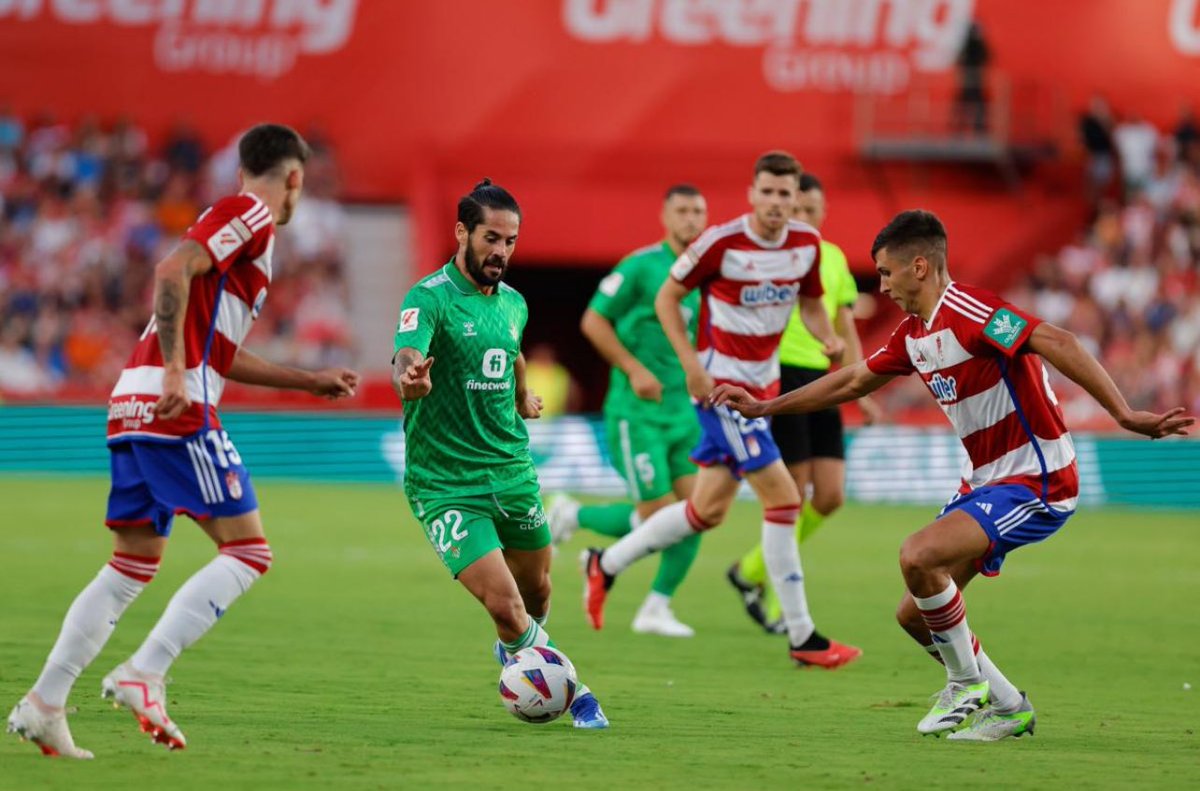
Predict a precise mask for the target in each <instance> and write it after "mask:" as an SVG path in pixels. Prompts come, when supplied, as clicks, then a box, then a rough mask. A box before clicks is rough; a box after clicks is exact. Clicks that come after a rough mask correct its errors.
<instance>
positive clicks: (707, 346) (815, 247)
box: [671, 215, 822, 398]
mask: <svg viewBox="0 0 1200 791" xmlns="http://www.w3.org/2000/svg"><path fill="white" fill-rule="evenodd" d="M820 264H821V236H820V234H818V233H817V230H816V229H815V228H813V227H812V226H811V225H807V224H805V223H802V222H799V221H798V220H791V221H789V222H788V225H787V229H786V230H785V231H784V233H783V235H782V236H781V237H780V238H779V239H778V240H776V241H774V242H769V241H767V240H765V239H763V238H761V237H759V236H758V235H756V234H755V233H754V231H752V230H751V228H750V216H749V215H743V216H742V217H739V218H737V219H736V220H733V221H732V222H728V223H725V224H724V225H717V226H714V227H712V228H709V229H708V230H707V231H705V232H704V234H703V235H701V236H700V238H699V239H697V240H696V241H695V242H693V243H692V245H691V247H689V248H688V249H687V250H686V251H685V252H684V254H683V255H681V256H680V257H679V260H677V261H676V262H675V265H674V266H672V267H671V277H673V278H675V279H676V280H677V281H679V282H680V283H682V284H683V285H685V286H687V287H688V288H697V287H699V289H700V322H699V327H698V329H697V331H696V349H697V351H699V352H700V360H701V362H703V363H704V367H705V369H706V370H707V371H708V373H709V374H710V375H711V376H712V378H713V379H714V380H715V381H716V383H717V384H723V383H728V384H735V385H739V386H741V387H744V388H746V390H747V391H749V392H750V394H751V395H753V396H754V397H755V398H773V397H774V396H776V395H778V394H779V338H780V337H781V336H782V335H783V330H784V328H785V327H787V323H788V318H789V317H790V316H791V315H792V311H793V310H794V309H795V306H796V300H797V299H798V298H799V297H800V296H806V297H820V296H821V294H822V290H821V277H820V272H819V269H820Z"/></svg>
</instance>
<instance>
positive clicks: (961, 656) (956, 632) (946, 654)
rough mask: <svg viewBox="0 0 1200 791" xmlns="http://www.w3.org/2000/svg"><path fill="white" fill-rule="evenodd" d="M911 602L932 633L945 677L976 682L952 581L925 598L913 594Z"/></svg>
mask: <svg viewBox="0 0 1200 791" xmlns="http://www.w3.org/2000/svg"><path fill="white" fill-rule="evenodd" d="M913 601H915V602H916V603H917V608H918V609H919V610H920V611H921V617H922V618H924V619H925V625H926V626H928V627H929V631H930V633H931V634H932V635H933V642H934V644H935V645H937V648H938V653H939V654H941V655H942V664H944V665H945V666H946V675H947V676H948V677H949V679H950V680H951V681H957V682H959V683H965V684H974V683H977V682H979V681H980V680H981V679H982V676H981V675H980V672H979V663H978V662H976V661H975V651H974V649H973V647H972V640H973V636H972V634H971V629H970V627H968V626H967V608H966V606H965V605H964V604H963V598H962V594H961V593H959V591H958V586H957V585H955V584H954V580H950V584H949V585H948V586H947V587H946V589H945V590H944V591H942V592H941V593H938V594H935V595H933V596H928V597H926V598H921V597H920V596H913Z"/></svg>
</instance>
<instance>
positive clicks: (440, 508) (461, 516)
mask: <svg viewBox="0 0 1200 791" xmlns="http://www.w3.org/2000/svg"><path fill="white" fill-rule="evenodd" d="M408 504H409V505H410V506H411V507H412V510H413V514H415V515H416V517H417V519H418V520H420V522H421V526H422V527H424V528H425V537H426V538H428V539H429V543H430V544H432V545H433V549H434V551H435V552H437V553H438V557H440V558H441V559H442V563H444V564H445V566H446V568H447V569H449V570H450V573H451V574H453V575H454V576H455V577H457V576H458V575H459V574H461V573H462V570H463V569H465V568H466V567H467V566H469V565H471V564H472V563H474V562H475V561H477V560H479V559H480V558H481V557H483V556H484V555H486V554H487V553H489V552H491V551H492V550H493V549H524V550H537V549H544V548H545V547H548V546H550V523H549V521H548V520H547V519H546V512H545V511H544V510H543V509H542V497H541V487H540V486H539V485H538V482H537V479H536V478H535V479H533V480H531V481H529V482H526V483H522V484H520V485H519V486H514V487H513V488H511V489H505V490H504V491H502V492H497V493H495V494H472V495H454V494H446V495H437V496H421V497H413V496H411V495H409V498H408Z"/></svg>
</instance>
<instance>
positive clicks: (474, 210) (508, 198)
mask: <svg viewBox="0 0 1200 791" xmlns="http://www.w3.org/2000/svg"><path fill="white" fill-rule="evenodd" d="M485 208H488V209H496V210H499V211H510V212H512V213H513V214H515V215H517V219H518V220H519V219H521V207H520V206H518V205H517V199H516V198H514V197H513V196H512V193H510V192H509V191H508V190H506V189H504V187H501V186H500V185H499V184H493V183H492V180H491V179H486V178H485V179H484V180H483V181H481V182H479V183H478V184H476V185H475V188H474V189H472V190H471V191H470V192H469V193H468V194H466V195H463V196H462V197H461V198H459V199H458V221H459V222H461V223H462V224H463V225H465V226H466V227H467V233H471V232H473V231H474V230H475V227H476V226H477V225H479V223H481V222H483V210H484V209H485Z"/></svg>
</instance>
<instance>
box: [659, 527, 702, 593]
mask: <svg viewBox="0 0 1200 791" xmlns="http://www.w3.org/2000/svg"><path fill="white" fill-rule="evenodd" d="M699 551H700V534H699V533H693V534H692V535H690V536H688V537H687V538H685V539H683V540H682V541H680V542H679V543H678V544H676V545H675V546H672V547H667V548H666V549H664V550H663V553H662V559H661V560H659V561H658V574H656V575H655V576H654V584H653V585H651V586H650V590H652V591H654V592H655V593H661V594H662V595H663V596H674V595H675V591H676V590H678V588H679V586H680V584H681V583H682V582H683V578H684V577H686V576H687V573H688V569H690V568H691V567H692V561H694V560H695V559H696V553H698V552H699Z"/></svg>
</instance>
